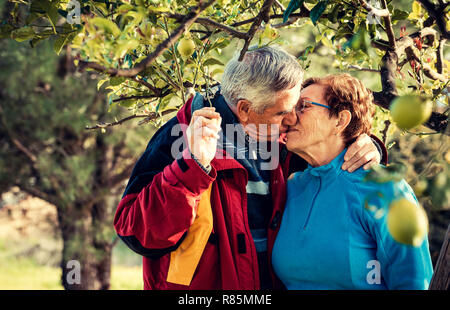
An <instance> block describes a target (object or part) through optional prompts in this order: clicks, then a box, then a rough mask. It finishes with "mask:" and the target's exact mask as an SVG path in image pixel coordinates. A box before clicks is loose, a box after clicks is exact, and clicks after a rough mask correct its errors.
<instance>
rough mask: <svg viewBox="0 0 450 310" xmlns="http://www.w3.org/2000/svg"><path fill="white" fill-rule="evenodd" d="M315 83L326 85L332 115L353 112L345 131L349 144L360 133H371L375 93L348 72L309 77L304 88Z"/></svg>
mask: <svg viewBox="0 0 450 310" xmlns="http://www.w3.org/2000/svg"><path fill="white" fill-rule="evenodd" d="M313 84H319V85H322V86H324V87H325V94H324V98H325V100H326V103H327V104H328V105H329V106H330V109H329V113H330V117H331V116H335V117H337V116H339V112H341V111H343V110H348V111H350V113H351V114H352V119H351V121H350V123H349V124H348V126H347V127H346V128H345V130H344V132H343V138H344V141H345V143H346V145H347V146H348V145H350V144H351V143H353V142H354V141H355V140H356V138H357V137H358V136H359V135H361V134H364V133H365V134H370V130H371V128H372V117H373V114H374V112H375V109H374V104H373V95H372V92H371V91H370V90H368V89H367V88H366V87H365V86H364V85H363V83H362V82H361V81H360V80H358V79H356V78H354V77H352V76H351V75H350V74H347V73H344V74H334V75H328V76H325V77H323V78H309V79H307V80H305V81H304V82H303V85H302V88H305V87H308V86H310V85H313Z"/></svg>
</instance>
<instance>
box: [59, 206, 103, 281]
mask: <svg viewBox="0 0 450 310" xmlns="http://www.w3.org/2000/svg"><path fill="white" fill-rule="evenodd" d="M97 204H98V203H97ZM92 208H93V207H92V206H87V205H83V204H79V203H75V204H74V206H73V207H70V208H58V220H59V223H60V229H61V234H62V239H63V253H62V260H61V269H62V277H61V281H62V285H63V287H64V288H65V289H66V290H107V289H109V286H110V275H111V252H112V246H111V243H109V242H99V239H101V237H99V231H102V230H104V229H106V230H108V227H109V226H110V225H111V223H109V222H107V221H99V220H98V219H93V216H92V215H93V214H92ZM68 209H70V211H69V210H68ZM100 209H103V208H100ZM105 209H106V207H105Z"/></svg>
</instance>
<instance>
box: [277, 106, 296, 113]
mask: <svg viewBox="0 0 450 310" xmlns="http://www.w3.org/2000/svg"><path fill="white" fill-rule="evenodd" d="M293 109H295V106H294V107H292V109H291V110H284V111H280V112H277V115H286V114H289V113H291V112H292V110H293Z"/></svg>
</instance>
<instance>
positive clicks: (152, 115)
mask: <svg viewBox="0 0 450 310" xmlns="http://www.w3.org/2000/svg"><path fill="white" fill-rule="evenodd" d="M175 111H178V109H169V110H165V111H163V112H161V113H157V112H150V113H148V114H133V115H130V116H127V117H125V118H122V119H120V120H118V121H115V122H112V123H99V124H97V125H94V126H86V127H85V129H87V130H92V129H100V128H107V127H111V126H116V125H120V124H122V123H124V122H126V121H129V120H132V119H134V118H144V117H145V118H146V119H148V120H147V121H151V120H154V119H157V118H158V117H160V116H164V115H167V114H169V113H172V112H175Z"/></svg>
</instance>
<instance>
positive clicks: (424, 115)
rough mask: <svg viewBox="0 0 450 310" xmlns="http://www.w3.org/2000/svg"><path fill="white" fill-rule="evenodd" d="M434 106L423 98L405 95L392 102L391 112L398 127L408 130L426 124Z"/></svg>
mask: <svg viewBox="0 0 450 310" xmlns="http://www.w3.org/2000/svg"><path fill="white" fill-rule="evenodd" d="M432 106H433V104H432V102H431V101H429V100H428V99H427V98H425V97H423V96H417V95H404V96H400V97H397V98H395V99H394V100H393V101H392V104H391V107H390V111H391V116H392V119H393V120H394V122H395V123H396V124H397V126H398V127H400V128H401V129H404V130H408V129H411V128H414V127H416V126H419V125H421V124H423V123H424V122H426V121H427V120H428V119H429V118H430V116H431V110H432Z"/></svg>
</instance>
